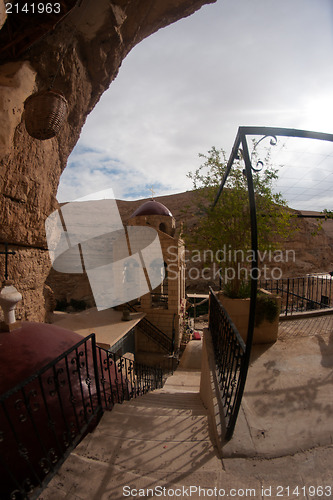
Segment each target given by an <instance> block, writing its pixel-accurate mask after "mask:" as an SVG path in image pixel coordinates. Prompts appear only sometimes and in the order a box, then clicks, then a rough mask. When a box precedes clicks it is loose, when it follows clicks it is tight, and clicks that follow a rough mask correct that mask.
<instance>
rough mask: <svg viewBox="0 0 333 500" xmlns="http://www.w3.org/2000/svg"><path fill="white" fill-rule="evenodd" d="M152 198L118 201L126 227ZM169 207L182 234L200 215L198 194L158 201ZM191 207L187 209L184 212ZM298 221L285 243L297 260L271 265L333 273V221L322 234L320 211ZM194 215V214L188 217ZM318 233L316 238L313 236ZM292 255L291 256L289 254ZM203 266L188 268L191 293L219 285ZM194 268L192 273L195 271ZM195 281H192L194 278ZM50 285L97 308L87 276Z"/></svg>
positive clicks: (57, 277)
mask: <svg viewBox="0 0 333 500" xmlns="http://www.w3.org/2000/svg"><path fill="white" fill-rule="evenodd" d="M149 199H151V198H146V199H141V200H136V201H126V200H117V205H118V209H119V212H120V215H121V218H122V220H123V223H124V224H126V223H127V221H128V219H129V218H130V217H131V215H132V214H133V212H134V211H135V210H136V209H137V208H138V207H139V206H140V205H142V204H143V203H144V202H145V201H148V200H149ZM154 199H155V200H156V201H159V202H160V203H162V204H163V205H165V206H166V207H167V208H168V209H169V210H170V211H171V213H172V214H173V216H174V217H175V219H176V222H177V230H178V232H179V231H180V227H181V223H182V222H185V223H187V224H188V223H190V225H192V224H195V223H196V220H197V218H198V217H199V215H198V214H197V210H196V192H195V191H186V192H184V193H178V194H173V195H167V196H159V197H155V198H154ZM186 207H187V209H186V210H184V209H185V208H186ZM296 213H297V215H298V218H297V219H296V221H295V223H296V225H297V227H298V231H296V232H295V234H294V236H293V238H292V239H289V240H288V241H286V242H284V243H283V246H282V248H283V250H284V251H288V250H289V251H291V255H294V258H292V259H291V258H289V259H288V262H279V263H278V264H276V263H269V262H268V266H270V267H273V266H277V265H278V266H279V267H280V268H281V271H282V272H283V277H299V276H305V275H306V274H310V273H320V272H323V273H327V272H330V271H333V220H332V219H331V220H327V221H323V219H320V221H321V223H322V230H321V231H318V227H319V221H318V218H317V217H319V216H320V214H319V213H318V212H308V211H303V212H302V211H298V212H296ZM188 214H190V215H188ZM315 232H317V234H316V235H313V233H315ZM289 255H290V254H289ZM194 267H198V268H199V269H200V264H198V263H197V262H192V261H191V259H190V262H189V264H188V265H187V274H189V275H190V276H188V279H187V290H188V291H189V292H190V291H191V292H201V293H202V292H207V290H208V286H212V285H213V286H217V285H218V281H217V280H215V281H214V280H212V281H209V280H208V281H207V280H203V279H200V278H199V279H198V278H196V276H197V273H193V268H194ZM191 269H192V273H191V271H190V270H191ZM193 276H194V277H195V279H191V277H193ZM47 284H48V285H49V286H50V287H51V289H52V290H53V292H54V294H55V298H56V299H57V300H58V301H63V302H64V303H70V301H71V300H72V299H74V300H75V301H81V300H83V301H85V302H87V303H88V304H89V305H93V299H92V296H91V291H90V286H89V282H88V279H87V277H86V276H85V275H78V274H63V273H58V272H56V271H54V270H51V272H50V274H49V277H48V279H47Z"/></svg>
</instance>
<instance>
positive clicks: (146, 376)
mask: <svg viewBox="0 0 333 500" xmlns="http://www.w3.org/2000/svg"><path fill="white" fill-rule="evenodd" d="M97 358H98V371H99V374H100V388H101V401H102V406H103V408H104V409H106V410H111V409H112V408H113V406H114V405H115V403H122V402H123V401H125V400H129V399H132V398H136V397H138V396H142V395H143V394H146V393H147V392H150V391H152V390H154V389H159V388H160V387H162V386H163V370H162V369H161V368H156V367H148V366H145V365H142V364H140V363H137V362H136V361H134V360H131V359H128V358H125V357H121V356H118V355H117V354H114V353H112V352H110V351H106V350H105V349H102V348H101V347H97Z"/></svg>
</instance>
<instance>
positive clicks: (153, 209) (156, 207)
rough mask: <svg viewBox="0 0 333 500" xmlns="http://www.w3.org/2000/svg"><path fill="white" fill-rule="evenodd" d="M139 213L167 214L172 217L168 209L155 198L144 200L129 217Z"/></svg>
mask: <svg viewBox="0 0 333 500" xmlns="http://www.w3.org/2000/svg"><path fill="white" fill-rule="evenodd" d="M139 215H167V216H169V217H172V213H171V212H170V210H169V209H168V208H167V207H166V206H164V205H162V203H159V202H158V201H155V200H150V201H146V202H145V203H144V204H143V205H141V206H140V207H139V208H137V209H136V210H135V212H134V213H133V214H132V215H131V217H137V216H139Z"/></svg>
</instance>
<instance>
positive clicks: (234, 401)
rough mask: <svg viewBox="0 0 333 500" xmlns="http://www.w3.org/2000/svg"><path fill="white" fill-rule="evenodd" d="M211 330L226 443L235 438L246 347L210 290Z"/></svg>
mask: <svg viewBox="0 0 333 500" xmlns="http://www.w3.org/2000/svg"><path fill="white" fill-rule="evenodd" d="M209 330H210V333H211V336H212V342H213V348H214V356H215V365H216V370H217V377H218V382H219V388H220V394H221V399H222V403H223V408H224V417H225V420H226V434H225V439H226V440H229V439H230V438H231V437H232V434H233V431H234V427H235V424H236V419H237V415H238V412H239V407H240V403H241V396H242V393H241V391H240V388H241V383H242V367H243V366H244V360H245V357H244V354H245V344H244V341H243V339H242V337H241V336H240V334H239V332H238V330H237V328H236V327H235V325H234V323H233V322H232V320H231V318H230V316H229V315H228V313H227V311H226V310H225V309H224V307H223V306H222V304H221V302H220V301H219V300H218V298H217V296H216V295H215V293H214V292H213V290H212V289H210V307H209Z"/></svg>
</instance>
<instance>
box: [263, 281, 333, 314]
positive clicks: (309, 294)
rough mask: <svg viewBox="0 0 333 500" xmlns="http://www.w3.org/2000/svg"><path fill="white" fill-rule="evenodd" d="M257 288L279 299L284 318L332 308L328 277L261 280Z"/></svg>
mask: <svg viewBox="0 0 333 500" xmlns="http://www.w3.org/2000/svg"><path fill="white" fill-rule="evenodd" d="M259 286H260V287H261V288H264V289H265V290H268V291H269V292H272V293H276V294H277V295H279V296H280V297H281V299H282V306H281V307H282V309H281V313H282V314H284V315H285V316H287V315H291V314H293V313H294V312H303V311H311V310H316V309H326V308H329V307H332V306H333V297H332V294H333V287H332V277H331V276H330V275H320V274H318V275H314V276H304V277H300V278H281V279H279V280H262V281H260V282H259Z"/></svg>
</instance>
